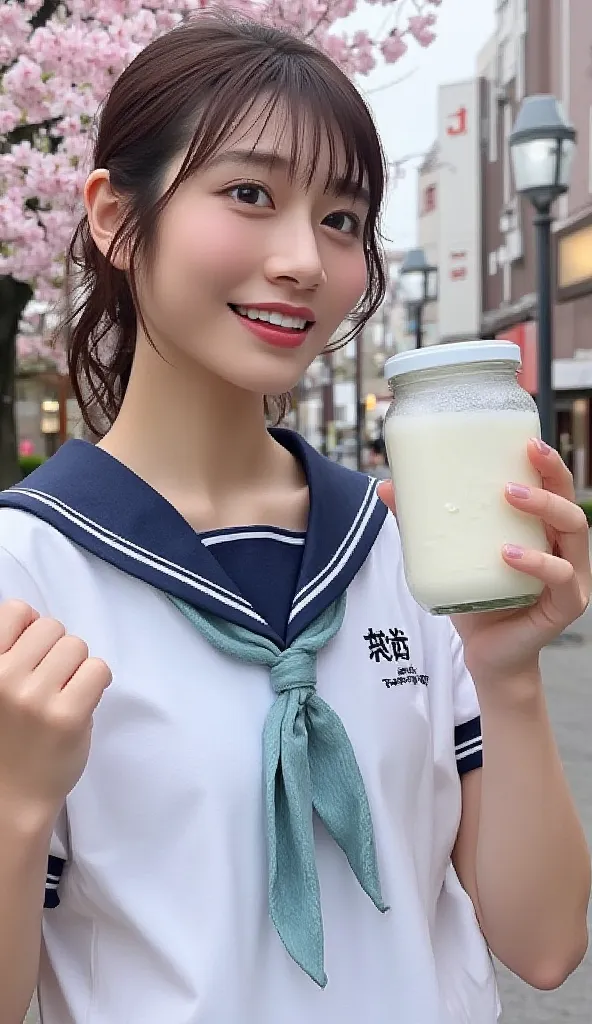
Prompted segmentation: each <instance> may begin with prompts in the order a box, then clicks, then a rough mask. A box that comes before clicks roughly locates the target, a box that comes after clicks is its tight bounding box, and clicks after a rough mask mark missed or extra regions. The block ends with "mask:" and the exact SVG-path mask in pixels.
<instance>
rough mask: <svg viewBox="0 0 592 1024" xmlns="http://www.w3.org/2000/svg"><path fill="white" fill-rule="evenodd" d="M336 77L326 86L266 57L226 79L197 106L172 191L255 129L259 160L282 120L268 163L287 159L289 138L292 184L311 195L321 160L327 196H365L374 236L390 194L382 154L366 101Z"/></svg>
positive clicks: (300, 65)
mask: <svg viewBox="0 0 592 1024" xmlns="http://www.w3.org/2000/svg"><path fill="white" fill-rule="evenodd" d="M253 65H255V66H253ZM335 71H336V73H337V74H336V76H335V78H333V77H332V78H329V77H328V76H327V75H325V74H321V73H320V71H319V69H318V68H317V67H316V66H315V65H314V64H313V63H312V62H306V61H303V60H302V59H298V58H297V57H294V55H291V54H281V55H278V54H273V53H272V54H269V53H267V54H265V55H264V59H263V60H261V61H260V62H258V63H256V62H255V61H252V62H251V64H250V66H248V67H242V68H241V69H240V71H238V72H237V71H236V69H234V71H233V73H229V74H224V73H221V74H220V76H219V77H220V81H219V82H217V83H216V86H217V87H216V90H215V93H214V94H213V95H212V96H211V97H208V98H207V100H206V102H203V103H202V104H200V107H201V111H200V114H199V116H198V123H197V126H196V127H195V108H193V111H192V114H191V115H190V116H191V117H192V121H193V126H194V129H193V132H192V133H189V134H191V135H192V137H191V142H190V144H189V147H188V150H187V154H186V157H185V160H184V162H183V165H182V167H181V168H180V170H179V174H178V176H177V179H176V181H175V182H174V183H173V185H172V186H171V191H174V190H175V189H176V188H177V187H178V186H179V185H180V184H181V182H182V181H184V180H185V179H186V178H188V177H190V176H191V175H192V174H193V173H194V172H195V171H197V170H199V168H201V167H203V165H204V164H206V163H207V162H208V161H209V160H211V159H212V158H213V157H215V156H216V155H217V153H218V152H219V150H220V149H221V148H222V147H223V146H224V145H225V143H226V142H227V141H228V139H229V138H230V136H235V137H236V138H237V139H238V140H240V139H241V138H243V137H244V136H245V135H247V134H250V133H251V132H252V130H253V128H258V129H259V130H258V132H257V133H256V135H255V138H254V140H253V141H252V142H251V143H250V148H251V151H252V152H254V151H255V150H256V149H257V147H258V145H259V141H260V139H261V137H262V135H263V133H264V132H265V131H266V129H267V128H268V126H269V124H270V122H271V121H272V119H274V115H276V114H277V115H278V116H277V118H276V119H275V124H276V125H277V128H276V132H275V139H274V141H273V144H272V150H271V153H270V163H273V159H274V156H276V155H277V154H278V153H279V150H280V147H281V148H282V150H283V151H284V153H285V143H286V134H287V135H288V138H289V154H288V161H289V162H288V174H289V176H290V178H291V179H292V180H298V181H300V182H301V183H302V185H303V187H304V188H310V186H311V184H312V181H313V179H314V178H315V176H316V174H317V171H318V167H319V161H320V160H321V157H322V159H323V163H324V165H326V166H327V174H326V180H325V182H324V186H325V190H326V191H332V192H335V194H337V195H339V194H341V193H344V192H345V193H351V194H353V195H355V194H357V193H361V192H362V191H363V192H364V193H367V194H368V195H369V217H368V220H369V225H370V227H371V228H372V229H374V227H375V225H376V222H377V219H378V217H379V214H380V208H381V205H382V198H383V194H384V187H385V178H386V173H385V161H384V154H383V151H382V147H381V145H380V142H379V140H378V136H377V133H376V129H375V127H374V123H373V121H372V118H371V115H370V113H369V111H368V109H367V107H366V105H365V104H364V101H363V100H362V98H361V96H359V94H358V93H357V92H356V91H355V89H354V87H353V86H352V85H351V84H350V83H349V82H348V81H347V80H345V84H346V86H347V87H346V88H344V83H342V82H341V81H340V77H341V73H340V72H339V71H338V70H337V68H335ZM337 76H339V77H337ZM243 130H244V134H243V135H242V136H241V131H243ZM251 138H252V135H251ZM268 148H269V147H268V146H267V145H266V151H267V149H268Z"/></svg>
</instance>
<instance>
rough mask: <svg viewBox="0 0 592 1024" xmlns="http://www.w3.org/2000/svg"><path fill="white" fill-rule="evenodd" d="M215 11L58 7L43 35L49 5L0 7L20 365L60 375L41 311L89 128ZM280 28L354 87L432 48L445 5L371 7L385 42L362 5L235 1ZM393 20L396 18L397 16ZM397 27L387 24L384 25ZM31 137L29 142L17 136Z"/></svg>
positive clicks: (7, 266) (417, 1)
mask: <svg viewBox="0 0 592 1024" xmlns="http://www.w3.org/2000/svg"><path fill="white" fill-rule="evenodd" d="M219 2H220V0H63V2H62V3H60V4H58V5H55V10H53V12H52V13H50V15H49V17H47V18H46V19H45V21H44V23H43V24H41V25H39V26H38V27H37V28H33V26H32V19H33V18H34V16H35V15H37V14H39V12H41V13H42V12H43V0H0V69H3V70H2V71H0V274H6V275H11V276H12V277H14V278H15V279H16V280H19V281H26V282H28V283H29V284H30V285H31V286H32V288H33V292H34V299H33V301H32V302H31V303H30V304H29V306H28V307H27V309H26V310H25V312H24V315H23V320H22V324H21V334H20V337H19V357H20V358H22V359H26V360H30V359H41V360H42V361H49V362H50V363H52V364H54V365H57V366H59V367H60V368H63V365H64V360H63V353H60V352H56V351H54V350H53V349H52V348H50V347H48V344H47V337H46V333H44V331H45V326H46V324H45V320H46V318H45V317H44V316H43V315H42V314H41V313H40V308H41V309H44V308H45V309H49V308H50V307H52V308H53V307H56V306H59V304H60V303H61V302H63V293H64V266H65V251H66V249H67V246H68V242H69V239H70V237H71V235H72V232H73V229H74V227H75V225H76V222H77V220H78V217H79V216H80V212H81V208H82V207H81V195H82V189H83V186H84V181H85V178H86V175H87V173H88V170H89V167H90V153H91V129H92V125H93V121H94V118H95V115H96V112H97V109H98V107H99V106H100V104H101V102H102V101H103V99H104V97H105V96H106V94H107V93H108V91H109V89H110V88H111V86H112V84H113V82H114V81H115V79H116V78H117V76H118V75H119V74H120V73H121V72H122V71H123V69H124V68H125V67H126V66H127V64H129V63H130V61H131V60H133V58H134V57H135V56H136V55H137V54H138V53H139V52H140V51H141V50H142V49H143V48H144V47H145V46H146V45H147V44H148V43H149V42H150V41H151V40H152V39H154V38H156V37H157V36H159V35H162V34H163V33H164V32H167V31H169V30H170V29H171V28H173V27H174V26H175V25H177V24H179V23H180V22H181V21H183V20H184V19H186V18H188V17H190V16H191V14H192V13H194V12H195V11H197V10H200V9H203V8H207V7H210V6H215V4H216V3H219ZM231 2H232V6H233V7H234V8H235V9H237V8H238V9H240V10H241V11H242V12H244V13H246V14H249V15H251V16H253V17H258V18H260V19H262V20H265V21H267V22H269V23H270V24H272V25H276V26H280V27H281V26H285V27H286V28H288V29H290V30H291V31H294V32H296V33H297V34H299V35H301V36H302V37H303V38H305V39H308V40H309V41H310V42H311V43H312V44H313V45H315V46H318V47H319V48H321V49H323V50H324V51H325V52H326V53H328V54H329V56H331V58H332V59H333V60H334V61H335V62H336V63H338V64H339V65H340V66H341V67H342V68H343V70H344V71H345V72H346V73H347V74H349V75H352V76H363V75H367V74H369V72H371V71H372V69H373V68H374V67H376V65H377V64H378V63H379V62H380V61H381V60H382V61H384V62H386V63H388V64H392V63H395V62H396V61H398V60H400V59H401V57H403V56H404V55H405V53H406V52H407V49H408V43H409V40H410V39H413V40H414V41H415V42H416V43H417V44H419V45H420V46H429V44H430V43H431V42H432V41H433V39H434V26H435V22H436V15H435V13H434V8H435V7H438V6H439V5H440V3H441V0H369V2H371V3H375V4H379V5H381V6H382V7H384V8H385V9H387V19H386V24H385V25H384V27H383V30H382V31H381V33H380V35H379V36H372V35H371V34H370V33H369V32H367V31H358V32H354V33H351V32H349V31H348V30H347V22H346V21H345V19H347V18H348V17H349V16H350V15H351V14H353V13H354V11H355V10H356V8H357V7H358V3H359V0H231ZM390 15H392V17H390ZM389 17H390V23H389ZM20 127H23V128H25V129H27V131H26V136H25V141H22V134H21V135H20V137H19V135H16V133H15V129H18V128H20Z"/></svg>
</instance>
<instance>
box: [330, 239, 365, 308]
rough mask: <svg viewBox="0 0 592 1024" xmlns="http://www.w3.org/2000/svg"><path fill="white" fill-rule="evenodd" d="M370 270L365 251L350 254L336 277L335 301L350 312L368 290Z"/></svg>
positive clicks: (342, 263)
mask: <svg viewBox="0 0 592 1024" xmlns="http://www.w3.org/2000/svg"><path fill="white" fill-rule="evenodd" d="M367 280H368V270H367V267H366V260H365V257H364V253H363V252H362V250H361V249H360V250H359V251H358V252H352V253H349V254H348V259H344V260H343V261H342V262H341V266H340V267H339V272H338V274H337V275H336V277H335V291H334V295H335V302H336V303H339V305H340V306H343V307H345V308H346V309H347V310H348V312H349V310H350V309H353V307H354V306H355V305H356V304H357V303H358V302H359V300H360V299H361V297H362V295H363V294H364V292H365V290H366V284H367Z"/></svg>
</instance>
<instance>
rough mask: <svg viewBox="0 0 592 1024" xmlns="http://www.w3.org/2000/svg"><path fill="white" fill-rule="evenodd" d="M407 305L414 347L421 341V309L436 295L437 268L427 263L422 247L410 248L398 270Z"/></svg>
mask: <svg viewBox="0 0 592 1024" xmlns="http://www.w3.org/2000/svg"><path fill="white" fill-rule="evenodd" d="M399 274H400V277H401V286H402V288H403V291H404V297H405V300H406V302H407V306H408V307H409V309H410V310H411V311H412V312H413V314H414V317H415V347H416V348H421V345H422V341H423V311H424V307H425V305H426V304H427V303H428V302H433V301H434V300H435V299H437V297H438V268H437V267H434V266H432V264H431V263H428V261H427V259H426V254H425V252H424V251H423V249H410V250H409V252H408V253H407V255H406V256H405V259H404V260H403V262H402V264H401V269H400V270H399Z"/></svg>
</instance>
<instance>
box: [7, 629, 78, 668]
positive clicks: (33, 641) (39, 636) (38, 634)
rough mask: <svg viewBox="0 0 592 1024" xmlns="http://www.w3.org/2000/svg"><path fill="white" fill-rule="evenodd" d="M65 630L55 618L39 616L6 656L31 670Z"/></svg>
mask: <svg viewBox="0 0 592 1024" xmlns="http://www.w3.org/2000/svg"><path fill="white" fill-rule="evenodd" d="M65 632H66V630H65V628H64V626H63V625H62V623H61V622H57V621H56V620H55V619H46V618H40V619H37V621H36V622H33V623H32V625H30V626H29V628H28V629H26V630H25V632H24V633H22V634H21V636H20V637H19V638H18V640H17V641H16V643H15V644H14V645H13V647H12V649H11V650H10V651H8V652H7V655H6V657H7V658H10V659H11V661H12V660H13V659H14V661H15V663H16V662H18V664H19V666H20V667H21V668H22V669H23V670H24V671H25V672H32V671H33V669H36V668H37V666H38V665H39V663H40V662H41V661H43V659H44V658H45V656H46V655H47V654H48V653H49V651H50V650H51V648H52V647H53V645H54V644H55V643H57V642H58V640H59V639H60V638H61V637H63V636H64V634H65Z"/></svg>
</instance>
